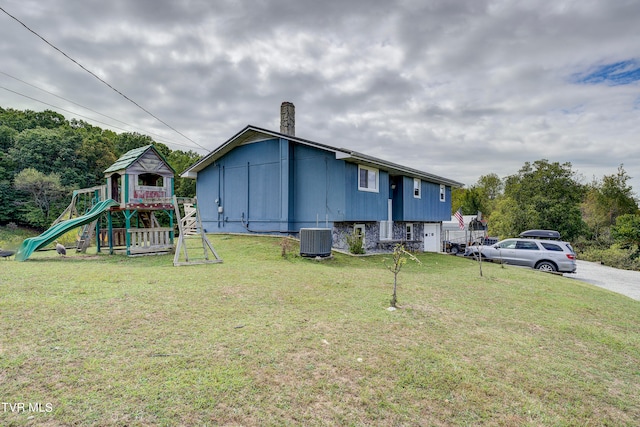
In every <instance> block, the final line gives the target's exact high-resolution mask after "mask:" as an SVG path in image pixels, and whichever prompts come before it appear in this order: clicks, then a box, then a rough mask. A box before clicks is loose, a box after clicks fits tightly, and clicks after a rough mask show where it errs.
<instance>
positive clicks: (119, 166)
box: [104, 144, 175, 173]
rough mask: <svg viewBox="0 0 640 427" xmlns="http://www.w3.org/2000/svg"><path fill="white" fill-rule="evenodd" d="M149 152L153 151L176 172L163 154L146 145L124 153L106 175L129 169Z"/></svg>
mask: <svg viewBox="0 0 640 427" xmlns="http://www.w3.org/2000/svg"><path fill="white" fill-rule="evenodd" d="M149 150H153V152H154V153H156V154H157V155H158V157H160V159H162V161H163V162H164V163H165V164H166V165H167V167H168V168H169V169H171V170H172V171H174V172H175V170H174V169H173V168H172V167H171V165H170V164H169V163H168V162H167V160H166V159H165V158H164V156H163V155H162V154H160V152H159V151H158V150H156V148H155V147H154V146H153V145H151V144H150V145H145V146H144V147H139V148H134V149H133V150H129V151H127V152H126V153H124V154H123V155H122V156H120V158H119V159H118V160H116V162H115V163H114V164H112V165H111V166H109V167H108V168H107V169H106V170H105V171H104V173H110V172H117V171H119V170H123V169H127V168H128V167H130V166H131V165H132V164H134V163H135V162H136V160H138V159H139V158H141V157H142V156H144V155H145V153H146V152H147V151H149Z"/></svg>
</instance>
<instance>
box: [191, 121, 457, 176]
mask: <svg viewBox="0 0 640 427" xmlns="http://www.w3.org/2000/svg"><path fill="white" fill-rule="evenodd" d="M267 138H283V139H287V140H289V141H291V142H295V143H297V144H302V145H307V146H311V147H315V148H318V149H321V150H325V151H330V152H333V153H335V156H336V159H340V160H345V161H349V162H352V163H357V164H361V165H364V166H371V167H375V168H378V169H382V170H385V171H388V172H390V173H392V174H396V175H406V176H409V177H411V178H420V179H422V180H425V181H430V182H435V183H437V184H445V185H450V186H452V187H462V186H464V184H463V183H461V182H458V181H454V180H452V179H448V178H444V177H441V176H438V175H433V174H430V173H428V172H424V171H420V170H417V169H413V168H409V167H407V166H402V165H399V164H396V163H392V162H388V161H386V160H382V159H378V158H376V157H372V156H368V155H366V154H362V153H358V152H357V151H353V150H348V149H346V148H337V147H332V146H330V145H325V144H321V143H318V142H314V141H310V140H308V139H303V138H298V137H295V136H291V135H287V134H284V133H280V132H275V131H271V130H267V129H262V128H259V127H257V126H252V125H248V126H247V127H245V128H244V129H242V130H241V131H240V132H238V133H237V134H235V135H234V136H232V137H231V138H229V139H228V140H227V141H226V142H224V143H223V144H222V145H220V146H219V147H218V148H216V149H215V150H213V151H212V152H210V153H209V154H207V155H206V156H204V157H203V158H201V159H200V160H198V161H197V162H195V163H194V164H193V165H191V166H189V167H188V168H187V169H186V170H185V171H184V172H182V174H181V175H180V176H181V177H183V178H196V176H197V175H198V172H200V171H201V170H203V169H205V168H206V167H208V166H209V165H211V164H212V163H213V162H215V161H216V160H218V159H219V158H221V157H222V156H224V155H225V154H227V153H228V152H230V151H231V150H233V149H234V148H236V147H238V146H239V145H242V144H248V143H251V142H257V141H261V140H265V139H267Z"/></svg>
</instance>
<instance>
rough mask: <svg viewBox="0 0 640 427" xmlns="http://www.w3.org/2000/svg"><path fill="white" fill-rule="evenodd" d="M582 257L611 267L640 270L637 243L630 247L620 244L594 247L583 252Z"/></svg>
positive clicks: (639, 253) (639, 254) (639, 255)
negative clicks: (603, 247)
mask: <svg viewBox="0 0 640 427" xmlns="http://www.w3.org/2000/svg"><path fill="white" fill-rule="evenodd" d="M580 258H581V259H584V260H586V261H593V262H600V263H602V264H604V265H607V266H609V267H615V268H622V269H625V270H640V250H639V249H638V246H635V245H634V246H631V247H629V248H622V247H621V246H620V245H612V246H611V247H609V248H605V249H598V248H594V247H592V248H588V249H586V250H585V251H584V252H582V253H581V254H580Z"/></svg>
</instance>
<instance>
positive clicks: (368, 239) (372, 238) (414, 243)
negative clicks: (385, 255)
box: [333, 222, 424, 253]
mask: <svg viewBox="0 0 640 427" xmlns="http://www.w3.org/2000/svg"><path fill="white" fill-rule="evenodd" d="M359 224H363V225H364V249H365V252H367V253H375V252H391V251H393V248H394V247H395V246H396V245H397V244H403V245H404V247H405V249H407V250H408V251H414V252H422V250H423V241H422V236H423V235H424V226H423V224H422V223H420V222H414V223H412V224H413V240H410V241H407V240H406V236H405V224H406V223H404V222H394V223H393V230H392V233H393V239H392V240H380V223H379V222H357V223H353V222H334V223H333V247H334V248H336V249H340V250H343V251H347V252H348V251H349V245H347V236H348V235H350V234H352V233H353V229H354V226H355V225H359Z"/></svg>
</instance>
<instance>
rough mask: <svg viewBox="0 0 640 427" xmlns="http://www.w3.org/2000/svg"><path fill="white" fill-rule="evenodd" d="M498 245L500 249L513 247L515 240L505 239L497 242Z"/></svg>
mask: <svg viewBox="0 0 640 427" xmlns="http://www.w3.org/2000/svg"><path fill="white" fill-rule="evenodd" d="M498 247H499V248H501V249H515V248H516V241H515V240H505V241H504V242H500V243H498Z"/></svg>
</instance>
